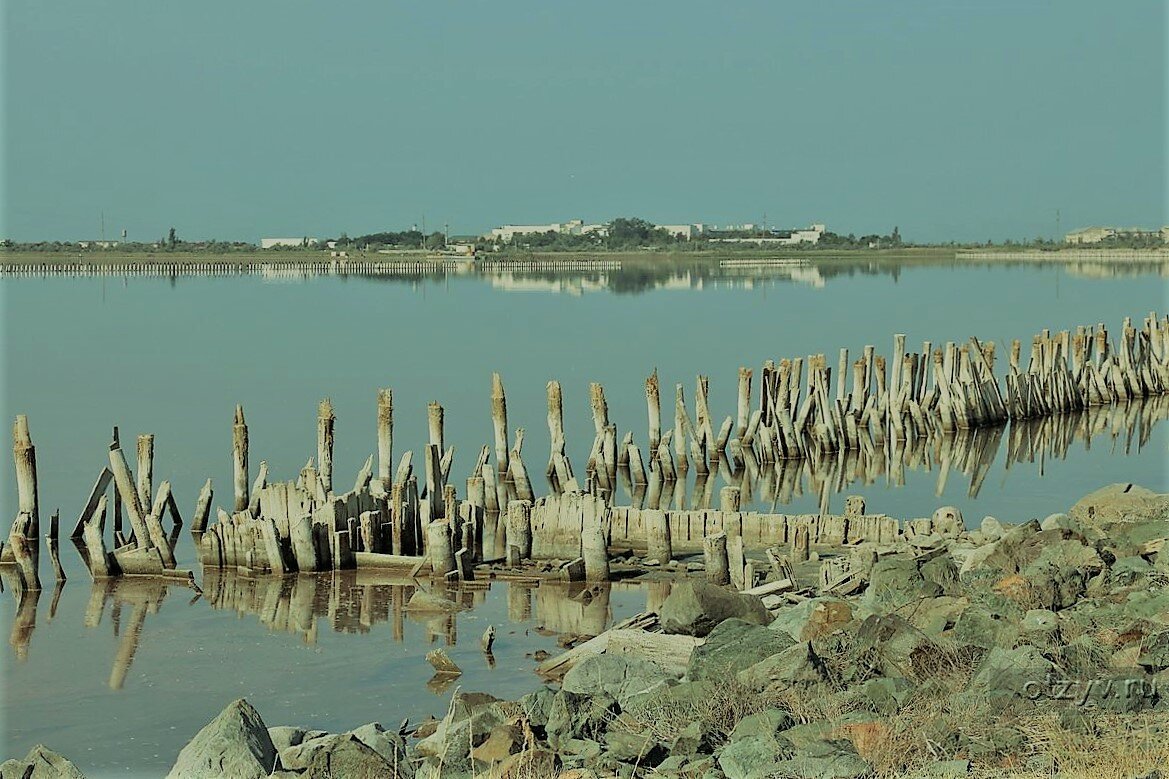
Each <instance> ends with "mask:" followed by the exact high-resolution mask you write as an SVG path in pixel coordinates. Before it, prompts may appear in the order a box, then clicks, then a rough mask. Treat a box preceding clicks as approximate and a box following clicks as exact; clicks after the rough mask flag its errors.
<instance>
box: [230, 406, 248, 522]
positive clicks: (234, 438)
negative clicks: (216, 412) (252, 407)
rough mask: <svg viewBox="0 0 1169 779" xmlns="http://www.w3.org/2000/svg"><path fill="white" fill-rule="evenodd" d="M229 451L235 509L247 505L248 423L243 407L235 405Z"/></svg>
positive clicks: (240, 508)
mask: <svg viewBox="0 0 1169 779" xmlns="http://www.w3.org/2000/svg"><path fill="white" fill-rule="evenodd" d="M231 453H232V463H233V466H234V476H235V482H234V484H235V509H234V510H235V511H244V510H245V509H247V507H248V424H247V422H246V421H245V420H244V407H243V406H239V405H237V406H236V407H235V424H234V425H233V426H232V429H231Z"/></svg>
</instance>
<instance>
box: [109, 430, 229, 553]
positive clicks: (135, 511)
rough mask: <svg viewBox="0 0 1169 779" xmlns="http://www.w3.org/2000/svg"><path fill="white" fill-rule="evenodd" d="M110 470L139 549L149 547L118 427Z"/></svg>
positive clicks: (112, 445) (143, 519) (111, 448)
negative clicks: (119, 439)
mask: <svg viewBox="0 0 1169 779" xmlns="http://www.w3.org/2000/svg"><path fill="white" fill-rule="evenodd" d="M110 470H111V471H112V472H113V474H114V484H115V485H117V489H118V492H119V493H120V494H121V497H122V501H123V502H124V503H125V505H126V514H127V515H128V516H129V517H130V527H131V528H133V530H134V540H135V546H136V547H137V548H138V549H148V548H150V543H151V541H150V532H149V531H148V530H147V528H146V519H145V516H144V514H143V511H142V504H141V503H139V502H138V489H137V488H136V487H135V486H134V476H133V474H131V473H130V466H129V465H128V464H127V463H126V455H125V454H123V452H122V446H121V443H120V442H119V441H118V429H117V428H116V427H115V428H114V440H113V441H112V442H111V443H110ZM245 507H246V504H245Z"/></svg>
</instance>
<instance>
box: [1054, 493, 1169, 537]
mask: <svg viewBox="0 0 1169 779" xmlns="http://www.w3.org/2000/svg"><path fill="white" fill-rule="evenodd" d="M1068 514H1070V515H1071V518H1072V519H1074V520H1076V521H1077V522H1079V523H1080V524H1081V525H1084V526H1085V527H1088V526H1099V525H1107V524H1110V523H1112V522H1134V521H1137V520H1142V519H1165V518H1166V517H1169V495H1160V494H1158V493H1155V492H1153V491H1151V490H1147V489H1145V488H1144V487H1138V486H1137V485H1135V484H1110V485H1108V486H1107V487H1102V488H1101V489H1098V490H1096V491H1095V492H1093V493H1090V494H1088V495H1085V496H1084V497H1082V498H1080V500H1079V501H1078V502H1077V503H1076V505H1074V506H1072V508H1071V511H1069V512H1068Z"/></svg>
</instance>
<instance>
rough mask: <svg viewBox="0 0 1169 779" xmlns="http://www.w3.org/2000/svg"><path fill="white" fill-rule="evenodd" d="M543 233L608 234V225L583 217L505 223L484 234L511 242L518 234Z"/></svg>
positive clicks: (504, 241) (487, 236)
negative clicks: (545, 222)
mask: <svg viewBox="0 0 1169 779" xmlns="http://www.w3.org/2000/svg"><path fill="white" fill-rule="evenodd" d="M543 233H561V234H563V235H589V234H592V233H596V234H599V235H607V234H608V227H607V226H606V225H603V224H585V223H584V221H583V220H581V219H571V220H569V221H567V222H553V223H551V224H543V225H504V226H503V227H496V228H495V229H494V230H492V231H491V232H490V233H488V234H487V235H485V236H484V238H489V239H491V240H493V241H502V242H503V243H511V242H512V241H514V240H515V239H516V237H517V236H521V235H540V234H543Z"/></svg>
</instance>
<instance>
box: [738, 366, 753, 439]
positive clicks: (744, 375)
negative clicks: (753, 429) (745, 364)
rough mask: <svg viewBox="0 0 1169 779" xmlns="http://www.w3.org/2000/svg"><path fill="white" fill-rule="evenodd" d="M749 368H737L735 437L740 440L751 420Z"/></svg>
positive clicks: (750, 374)
mask: <svg viewBox="0 0 1169 779" xmlns="http://www.w3.org/2000/svg"><path fill="white" fill-rule="evenodd" d="M751 376H752V373H751V369H750V368H739V397H738V405H737V407H736V409H735V411H736V420H735V421H736V423H737V425H736V437H737V438H738V439H739V440H740V441H741V440H742V439H743V437H744V436H745V435H746V434H747V425H748V424H749V423H750V421H751Z"/></svg>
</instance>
